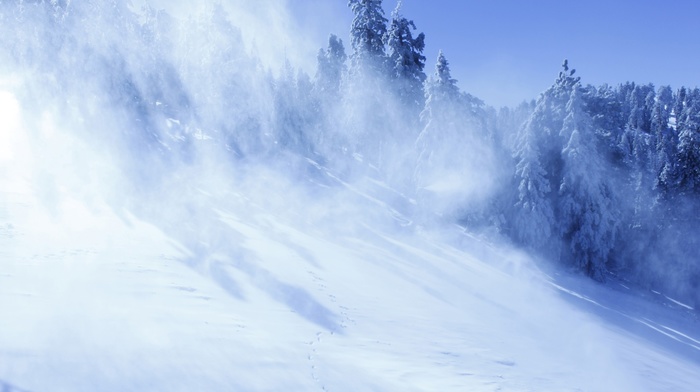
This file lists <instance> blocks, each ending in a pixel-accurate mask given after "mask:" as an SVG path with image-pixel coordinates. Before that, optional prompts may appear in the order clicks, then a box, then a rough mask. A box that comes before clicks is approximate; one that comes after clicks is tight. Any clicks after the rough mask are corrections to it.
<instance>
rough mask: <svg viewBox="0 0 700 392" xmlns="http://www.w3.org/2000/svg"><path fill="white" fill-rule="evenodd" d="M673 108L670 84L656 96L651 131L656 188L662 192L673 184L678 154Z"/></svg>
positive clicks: (661, 88)
mask: <svg viewBox="0 0 700 392" xmlns="http://www.w3.org/2000/svg"><path fill="white" fill-rule="evenodd" d="M672 110H673V91H672V90H671V88H670V87H669V86H662V87H660V88H659V91H658V93H657V96H656V102H655V103H654V108H653V109H652V115H651V131H652V133H653V134H654V135H655V141H656V146H655V151H654V154H655V156H654V159H655V161H654V170H655V175H656V177H655V183H654V188H656V189H657V190H658V191H659V192H661V193H662V194H665V193H666V191H667V190H668V189H669V186H671V183H672V181H673V179H672V178H673V172H674V166H673V158H674V157H675V156H676V148H677V146H678V138H677V135H676V133H675V132H673V130H672V129H671V128H670V127H669V122H670V121H671V114H672Z"/></svg>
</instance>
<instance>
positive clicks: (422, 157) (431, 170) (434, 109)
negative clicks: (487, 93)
mask: <svg viewBox="0 0 700 392" xmlns="http://www.w3.org/2000/svg"><path fill="white" fill-rule="evenodd" d="M425 97H426V101H425V108H424V109H423V111H422V112H421V115H420V116H421V121H422V123H423V125H424V126H423V130H422V131H421V133H420V135H418V139H417V140H416V147H417V151H418V162H417V166H416V173H415V176H414V178H415V180H416V183H417V184H418V185H419V186H425V185H427V183H428V182H430V181H432V180H433V179H434V178H433V175H434V174H435V172H437V171H439V170H441V169H444V168H445V165H446V164H447V163H446V162H445V160H447V159H451V158H450V155H451V154H452V152H451V151H450V150H451V147H454V146H459V148H460V149H461V148H464V146H463V145H461V144H460V143H459V141H461V140H463V138H461V135H460V132H461V131H463V130H464V129H463V128H461V127H460V125H464V124H462V123H461V122H460V121H459V118H460V117H459V116H460V110H459V109H460V106H459V99H460V93H459V88H458V87H457V80H455V79H453V78H452V75H451V73H450V67H449V63H448V61H447V59H446V58H445V55H443V53H442V51H440V52H439V53H438V58H437V63H436V65H435V74H434V75H433V76H431V77H430V78H429V79H428V80H427V81H426V83H425Z"/></svg>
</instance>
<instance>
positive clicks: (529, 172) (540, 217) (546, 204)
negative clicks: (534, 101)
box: [510, 108, 554, 252]
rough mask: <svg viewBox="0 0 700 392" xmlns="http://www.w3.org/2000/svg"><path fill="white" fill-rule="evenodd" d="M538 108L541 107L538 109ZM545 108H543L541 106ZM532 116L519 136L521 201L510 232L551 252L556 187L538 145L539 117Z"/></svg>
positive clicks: (531, 245)
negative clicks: (553, 204)
mask: <svg viewBox="0 0 700 392" xmlns="http://www.w3.org/2000/svg"><path fill="white" fill-rule="evenodd" d="M535 110H537V109H535ZM540 110H541V108H540ZM537 118H538V116H535V115H533V116H531V117H530V119H529V120H528V121H527V122H526V123H525V125H524V126H523V128H522V131H521V132H520V135H519V137H518V145H517V152H516V154H515V158H516V160H517V164H516V167H515V177H516V181H517V184H518V189H517V200H516V202H515V210H514V216H513V223H512V226H513V227H512V228H511V229H510V231H511V232H512V235H513V237H514V239H515V240H516V241H518V242H519V243H520V244H522V245H524V246H526V247H527V248H530V249H533V250H535V251H539V252H541V251H549V249H545V248H548V247H549V246H551V245H552V230H553V228H554V208H553V206H552V198H551V191H552V187H551V184H550V182H549V179H548V173H547V171H546V170H545V169H544V168H543V167H542V157H541V155H540V154H541V153H540V150H539V146H538V140H539V137H538V135H537V134H536V133H537V132H538V129H539V127H538V125H537V120H536V119H537Z"/></svg>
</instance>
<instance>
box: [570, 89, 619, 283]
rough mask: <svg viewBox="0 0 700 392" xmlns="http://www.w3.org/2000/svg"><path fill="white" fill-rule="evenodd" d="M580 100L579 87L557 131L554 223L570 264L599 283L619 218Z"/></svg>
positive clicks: (588, 119)
mask: <svg viewBox="0 0 700 392" xmlns="http://www.w3.org/2000/svg"><path fill="white" fill-rule="evenodd" d="M581 95H582V94H581V88H580V87H579V86H576V87H574V89H573V92H572V94H571V99H570V100H569V102H568V104H567V106H566V111H567V116H566V118H565V119H564V126H563V128H562V130H561V135H562V137H564V138H565V139H566V140H567V143H566V146H565V147H564V149H563V150H562V160H563V163H564V167H563V173H562V182H561V186H560V187H559V203H558V211H559V214H558V221H559V225H560V231H561V235H562V238H563V239H564V240H565V241H566V243H568V245H569V251H570V257H571V259H572V262H573V263H574V265H576V266H577V267H578V268H580V269H582V270H583V271H585V272H586V274H587V275H589V276H591V277H592V278H594V279H596V280H603V279H604V273H605V271H606V263H607V261H608V256H609V254H610V251H611V250H612V248H613V247H614V243H615V238H616V233H617V222H618V220H619V214H618V213H617V212H616V210H615V206H614V203H613V200H612V192H611V188H610V185H609V184H607V182H606V176H605V171H604V170H605V168H604V165H603V162H602V160H601V157H600V155H599V154H598V151H597V149H596V144H595V131H594V128H593V121H592V119H591V118H590V116H589V115H588V113H586V110H585V108H584V103H583V99H582V97H581Z"/></svg>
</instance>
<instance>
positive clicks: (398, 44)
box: [386, 1, 426, 113]
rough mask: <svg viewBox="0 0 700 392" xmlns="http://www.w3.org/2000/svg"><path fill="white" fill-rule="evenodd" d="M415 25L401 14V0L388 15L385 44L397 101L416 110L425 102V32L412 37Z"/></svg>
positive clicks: (418, 110)
mask: <svg viewBox="0 0 700 392" xmlns="http://www.w3.org/2000/svg"><path fill="white" fill-rule="evenodd" d="M415 29H416V25H415V24H414V23H413V21H412V20H408V19H406V18H404V17H403V16H402V15H401V1H399V2H398V4H397V5H396V9H394V12H392V14H391V23H390V25H389V29H388V31H387V36H386V43H387V46H388V48H389V67H390V72H391V78H392V83H393V85H394V88H395V89H396V93H397V95H398V96H399V99H400V100H401V102H402V103H403V104H405V105H407V106H408V107H409V108H410V109H413V110H414V111H415V112H416V113H419V112H420V110H421V109H422V108H423V106H424V104H425V96H424V92H423V84H424V83H425V80H426V75H425V72H423V68H424V67H425V56H424V55H423V49H424V48H425V34H423V33H420V34H418V36H417V37H415V38H414V37H413V30H415Z"/></svg>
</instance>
